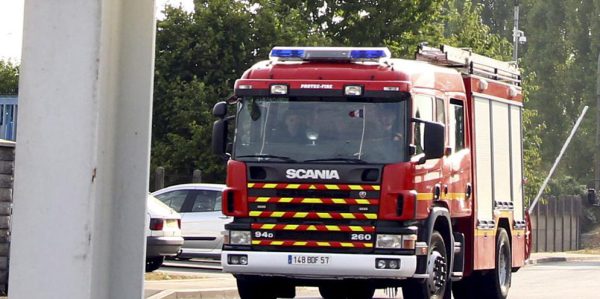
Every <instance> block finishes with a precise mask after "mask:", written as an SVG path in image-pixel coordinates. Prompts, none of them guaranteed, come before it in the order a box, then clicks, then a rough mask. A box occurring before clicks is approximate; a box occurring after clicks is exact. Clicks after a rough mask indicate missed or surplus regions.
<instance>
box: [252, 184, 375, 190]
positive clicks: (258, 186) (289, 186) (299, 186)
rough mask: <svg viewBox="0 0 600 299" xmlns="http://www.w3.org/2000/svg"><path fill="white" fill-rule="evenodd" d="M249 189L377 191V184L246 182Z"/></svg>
mask: <svg viewBox="0 0 600 299" xmlns="http://www.w3.org/2000/svg"><path fill="white" fill-rule="evenodd" d="M248 188H251V189H297V190H344V191H379V190H380V189H381V187H380V186H378V185H346V184H341V185H338V184H335V185H333V184H288V183H248Z"/></svg>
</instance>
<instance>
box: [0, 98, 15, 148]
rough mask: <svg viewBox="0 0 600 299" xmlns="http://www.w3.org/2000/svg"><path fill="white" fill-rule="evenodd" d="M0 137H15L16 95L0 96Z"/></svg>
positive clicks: (7, 138) (9, 138)
mask: <svg viewBox="0 0 600 299" xmlns="http://www.w3.org/2000/svg"><path fill="white" fill-rule="evenodd" d="M0 139H6V140H12V141H15V140H16V139H17V96H0Z"/></svg>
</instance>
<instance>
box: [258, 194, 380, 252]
mask: <svg viewBox="0 0 600 299" xmlns="http://www.w3.org/2000/svg"><path fill="white" fill-rule="evenodd" d="M379 194H380V190H379V186H378V185H330V184H258V183H257V184H254V183H251V184H248V195H249V197H248V201H249V210H250V212H249V215H250V217H252V218H253V224H252V226H251V227H252V246H253V248H254V249H256V250H274V251H289V250H295V251H305V250H319V251H324V252H367V251H371V250H372V248H373V245H374V239H375V234H374V231H375V221H376V220H377V216H378V212H379ZM292 248H293V249H292Z"/></svg>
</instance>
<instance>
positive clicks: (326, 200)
mask: <svg viewBox="0 0 600 299" xmlns="http://www.w3.org/2000/svg"><path fill="white" fill-rule="evenodd" d="M248 201H249V202H260V203H294V204H295V203H305V204H343V205H376V204H377V203H378V200H377V199H360V198H309V197H248Z"/></svg>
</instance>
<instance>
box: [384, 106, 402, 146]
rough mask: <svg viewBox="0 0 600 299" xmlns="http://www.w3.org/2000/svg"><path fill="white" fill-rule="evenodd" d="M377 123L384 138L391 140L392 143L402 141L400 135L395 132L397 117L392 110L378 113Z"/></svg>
mask: <svg viewBox="0 0 600 299" xmlns="http://www.w3.org/2000/svg"><path fill="white" fill-rule="evenodd" d="M379 121H380V125H381V130H382V136H384V138H391V140H394V141H400V140H402V133H401V132H398V131H397V130H396V128H397V117H396V114H395V113H394V111H393V110H390V109H383V110H382V111H381V113H380V116H379Z"/></svg>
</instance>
